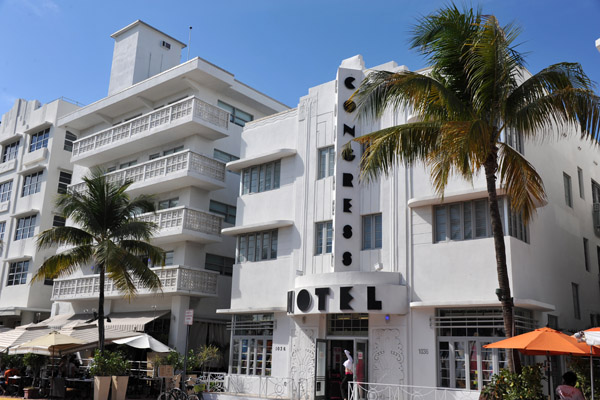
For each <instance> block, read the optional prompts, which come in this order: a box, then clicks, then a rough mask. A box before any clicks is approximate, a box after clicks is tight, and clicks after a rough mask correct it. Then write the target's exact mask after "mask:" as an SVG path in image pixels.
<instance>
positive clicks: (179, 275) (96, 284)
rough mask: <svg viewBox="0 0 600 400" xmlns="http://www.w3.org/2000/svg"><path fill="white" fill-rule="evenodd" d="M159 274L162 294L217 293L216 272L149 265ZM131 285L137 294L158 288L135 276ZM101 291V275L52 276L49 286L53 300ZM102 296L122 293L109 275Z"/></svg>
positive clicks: (78, 296) (150, 291) (96, 293)
mask: <svg viewBox="0 0 600 400" xmlns="http://www.w3.org/2000/svg"><path fill="white" fill-rule="evenodd" d="M152 270H153V271H154V272H155V273H156V275H158V277H159V279H160V282H161V284H162V291H163V292H164V293H170V292H193V293H198V294H207V295H216V294H217V277H218V276H219V274H218V273H215V272H212V271H204V270H196V269H189V268H184V267H181V266H172V267H164V268H152ZM134 284H135V286H136V287H137V289H138V295H140V294H154V293H160V291H156V290H151V289H148V288H146V287H144V286H143V285H141V284H140V283H139V280H136V279H134ZM99 291H100V276H99V275H88V276H82V277H77V278H65V279H55V280H54V284H53V288H52V300H66V299H74V298H82V297H83V298H95V297H97V296H98V293H99ZM104 295H105V296H107V297H109V296H122V295H123V293H122V292H121V291H120V290H119V289H118V288H117V287H116V285H115V284H114V282H113V281H112V280H111V279H109V278H108V277H107V278H106V279H105V282H104Z"/></svg>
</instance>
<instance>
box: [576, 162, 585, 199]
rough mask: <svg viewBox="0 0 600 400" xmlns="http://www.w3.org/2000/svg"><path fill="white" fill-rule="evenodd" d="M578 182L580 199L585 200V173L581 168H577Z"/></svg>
mask: <svg viewBox="0 0 600 400" xmlns="http://www.w3.org/2000/svg"><path fill="white" fill-rule="evenodd" d="M577 180H578V182H579V197H581V198H582V199H584V198H585V193H584V191H583V171H582V170H581V168H579V167H577Z"/></svg>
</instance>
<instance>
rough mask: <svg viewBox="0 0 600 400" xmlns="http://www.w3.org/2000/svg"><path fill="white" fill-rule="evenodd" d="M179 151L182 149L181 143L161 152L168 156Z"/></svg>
mask: <svg viewBox="0 0 600 400" xmlns="http://www.w3.org/2000/svg"><path fill="white" fill-rule="evenodd" d="M180 151H183V145H181V146H177V147H173V148H172V149H168V150H165V151H163V153H162V154H163V156H168V155H170V154H174V153H178V152H180Z"/></svg>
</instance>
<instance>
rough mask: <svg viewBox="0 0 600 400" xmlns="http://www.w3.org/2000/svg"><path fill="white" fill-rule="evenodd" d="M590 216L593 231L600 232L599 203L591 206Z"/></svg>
mask: <svg viewBox="0 0 600 400" xmlns="http://www.w3.org/2000/svg"><path fill="white" fill-rule="evenodd" d="M592 216H593V219H594V230H595V231H596V232H598V231H600V203H594V204H593V206H592Z"/></svg>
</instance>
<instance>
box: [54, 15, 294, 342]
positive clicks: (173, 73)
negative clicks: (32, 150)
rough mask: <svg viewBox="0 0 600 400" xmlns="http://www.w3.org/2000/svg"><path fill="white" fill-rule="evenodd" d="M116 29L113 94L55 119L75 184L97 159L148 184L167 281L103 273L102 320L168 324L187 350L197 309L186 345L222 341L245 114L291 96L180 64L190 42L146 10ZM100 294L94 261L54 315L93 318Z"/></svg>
mask: <svg viewBox="0 0 600 400" xmlns="http://www.w3.org/2000/svg"><path fill="white" fill-rule="evenodd" d="M112 37H113V38H114V39H115V47H114V54H113V59H112V68H111V74H110V84H109V88H108V96H107V97H105V98H103V99H100V100H98V101H96V102H95V103H92V104H90V105H88V106H85V107H82V108H80V109H78V110H75V111H73V112H71V113H69V114H67V115H63V116H60V117H59V118H58V122H57V125H58V126H59V127H60V128H61V129H66V130H68V131H69V132H72V133H73V134H75V135H76V136H77V140H75V141H74V143H73V153H72V157H71V162H72V163H73V165H74V166H73V185H72V186H71V188H72V189H73V190H80V188H81V183H80V182H81V181H82V177H83V176H84V175H86V174H88V173H89V171H90V169H91V168H93V167H100V168H103V169H104V170H105V171H106V172H107V176H108V177H109V179H110V180H113V181H115V182H124V181H125V180H131V181H133V184H132V185H131V186H130V188H129V194H130V195H131V196H136V195H139V194H142V193H146V194H153V195H154V196H155V199H156V205H157V210H158V211H157V212H156V213H155V214H148V215H147V216H145V218H147V219H148V220H150V221H153V222H155V223H156V224H157V225H158V226H159V231H158V233H157V235H156V237H155V239H154V243H155V244H156V245H158V246H160V247H162V248H163V249H164V250H165V266H164V267H160V266H156V267H154V268H155V271H156V273H157V274H158V275H159V276H160V279H161V282H162V285H163V292H162V293H156V292H152V291H149V290H147V289H144V288H140V289H139V292H138V295H137V297H135V298H134V299H133V300H132V301H131V302H129V301H128V300H125V299H123V296H122V294H121V293H119V291H118V290H117V289H116V288H115V287H113V286H112V284H111V283H110V281H109V282H108V284H107V286H106V290H105V295H106V299H107V301H106V304H105V310H106V311H105V313H106V314H107V315H109V316H110V317H111V320H112V322H107V324H106V326H107V328H110V327H111V326H113V327H116V328H119V329H131V330H133V329H136V330H140V329H141V330H145V331H146V332H149V333H153V334H155V335H156V336H159V337H160V336H161V335H163V337H164V338H165V339H166V338H167V335H168V344H169V345H170V346H172V347H174V348H176V349H178V350H180V351H183V349H184V345H185V334H186V327H185V325H184V324H183V319H184V314H185V311H186V310H188V309H193V310H194V312H195V313H194V320H195V323H194V325H193V326H192V329H191V335H190V348H194V347H197V346H198V345H201V344H206V343H217V344H220V345H226V344H227V343H228V342H229V334H228V333H227V331H226V323H227V321H228V320H229V317H226V316H219V315H216V313H215V310H216V309H217V308H228V307H229V296H230V293H231V267H232V264H233V263H234V254H235V240H234V239H233V238H229V237H223V236H222V235H221V229H222V228H225V227H229V226H233V224H234V222H235V212H236V207H235V202H236V198H237V193H238V187H239V174H236V173H232V172H227V171H226V169H225V164H226V162H228V161H231V160H235V159H237V158H238V157H239V149H240V140H241V139H240V136H241V132H242V126H243V125H244V123H245V122H248V121H251V120H252V119H259V118H262V117H264V116H266V115H269V114H273V113H276V112H280V111H282V110H285V109H287V107H286V106H285V105H283V104H281V103H279V102H277V101H275V100H273V99H271V98H269V97H268V96H266V95H264V94H262V93H260V92H258V91H257V90H255V89H253V88H250V87H248V86H247V85H245V84H243V83H241V82H239V81H237V80H236V79H235V77H234V76H233V75H232V74H231V73H229V72H227V71H225V70H223V69H221V68H219V67H217V66H215V65H213V64H210V63H209V62H207V61H205V60H203V59H200V58H193V59H191V60H189V61H187V62H184V63H180V59H181V52H182V49H183V48H184V47H185V45H184V44H183V43H181V42H180V41H178V40H176V39H174V38H172V37H170V36H168V35H166V34H164V33H163V32H160V31H158V30H156V29H155V28H153V27H151V26H149V25H147V24H146V23H144V22H142V21H139V20H138V21H136V22H134V23H132V24H130V25H128V26H127V27H125V28H123V29H121V30H119V31H118V32H116V33H114V34H113V35H112ZM149 262H150V261H149ZM97 297H98V275H96V274H94V271H93V267H92V266H87V267H85V268H82V269H81V271H79V272H78V273H77V274H75V275H73V276H70V277H68V278H62V279H56V280H55V281H54V287H53V292H52V300H53V301H54V304H53V310H52V313H53V320H54V321H56V322H54V324H59V322H60V321H65V320H66V319H69V321H85V320H86V319H89V318H90V316H91V315H92V312H93V311H94V310H95V309H96V308H97Z"/></svg>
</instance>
